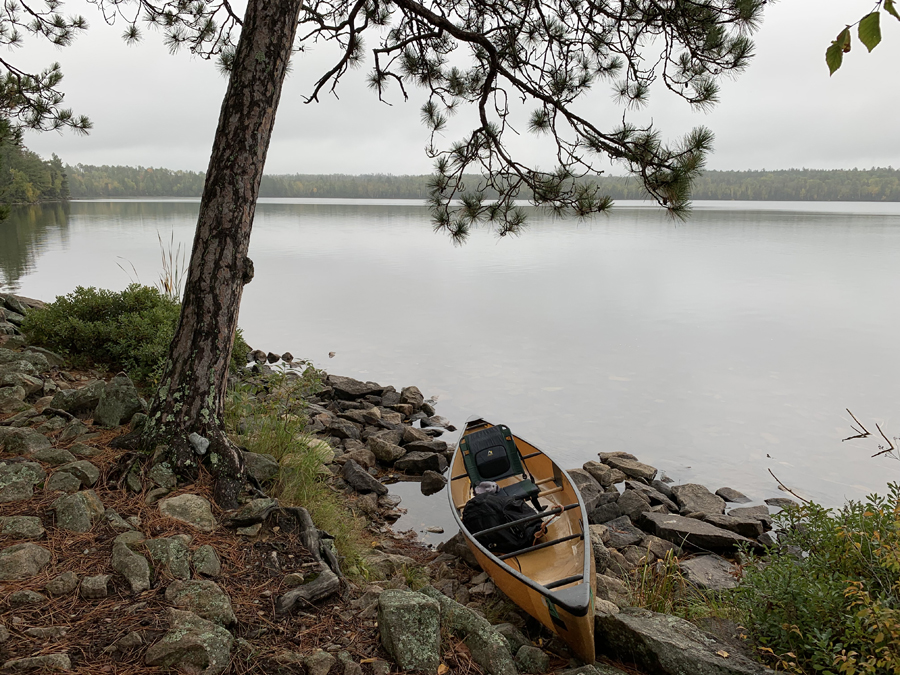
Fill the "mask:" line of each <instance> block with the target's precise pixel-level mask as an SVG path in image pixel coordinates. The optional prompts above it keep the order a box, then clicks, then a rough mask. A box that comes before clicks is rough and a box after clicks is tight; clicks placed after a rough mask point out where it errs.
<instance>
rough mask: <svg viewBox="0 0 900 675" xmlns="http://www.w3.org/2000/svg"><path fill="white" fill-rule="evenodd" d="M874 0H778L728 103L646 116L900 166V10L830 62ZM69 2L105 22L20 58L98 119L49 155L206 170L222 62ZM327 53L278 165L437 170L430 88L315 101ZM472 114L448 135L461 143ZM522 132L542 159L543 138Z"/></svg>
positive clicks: (295, 110) (304, 57) (721, 146)
mask: <svg viewBox="0 0 900 675" xmlns="http://www.w3.org/2000/svg"><path fill="white" fill-rule="evenodd" d="M872 5H873V2H872V0H780V2H777V3H775V4H773V5H771V6H770V7H769V8H768V9H767V10H766V12H767V13H766V16H765V21H764V24H763V27H762V30H761V31H760V32H759V33H758V35H757V36H756V45H757V50H756V53H757V56H756V58H755V59H754V61H753V62H752V63H751V65H750V67H749V69H748V70H747V71H746V72H745V73H743V74H742V75H740V76H739V77H738V78H737V79H736V80H734V81H725V82H724V84H723V87H722V96H721V103H720V104H719V105H718V106H717V107H716V108H715V109H714V110H713V111H712V112H711V113H706V114H704V113H696V112H692V111H691V109H690V108H689V106H688V105H687V104H686V103H684V102H683V101H681V100H680V99H677V98H675V97H673V96H671V95H666V92H658V93H657V95H656V96H655V98H651V104H650V106H649V107H648V108H647V109H646V110H645V111H642V112H641V113H640V115H639V116H637V117H635V121H647V120H650V119H652V120H653V121H654V122H655V123H656V125H657V127H658V128H659V129H660V130H661V131H662V133H663V135H664V136H665V137H667V138H675V137H678V136H680V135H682V134H684V133H685V132H687V131H689V130H690V129H691V128H692V127H694V126H697V125H701V124H702V125H705V126H707V127H709V128H711V129H712V130H713V131H714V132H715V135H716V143H715V152H714V154H713V156H712V157H711V159H710V162H709V165H708V166H709V168H712V169H763V168H765V169H786V168H793V167H809V168H824V169H831V168H852V167H859V168H869V167H872V166H888V165H892V166H894V167H895V168H896V167H900V125H897V124H896V112H897V109H898V103H900V86H897V70H896V64H897V63H898V62H900V22H898V21H896V20H893V19H890V18H888V20H886V21H883V25H882V33H883V35H884V41H883V42H882V44H881V45H879V46H878V47H877V48H876V49H875V51H874V52H872V53H871V54H868V53H866V51H865V48H864V47H863V46H862V45H861V44H860V43H859V42H858V40H856V39H855V37H854V47H853V50H852V51H851V53H850V54H848V55H846V57H845V60H844V65H843V67H842V68H841V70H839V71H838V72H837V73H836V74H835V75H834V77H831V78H829V76H828V69H827V68H826V66H825V61H824V51H825V48H826V47H827V46H828V44H829V43H830V41H831V40H832V39H833V38H834V36H835V35H836V34H837V33H838V32H839V31H840V30H841V28H843V26H844V25H845V24H846V23H850V22H854V21H856V20H857V19H859V18H860V17H861V16H863V15H864V14H865V13H867V12H868V11H871V8H872ZM66 9H67V10H68V11H70V12H72V11H80V12H82V13H83V14H84V15H85V16H86V17H87V19H88V21H89V23H90V24H91V30H89V31H88V32H87V33H85V34H83V35H81V37H79V38H78V40H77V41H76V43H75V44H74V45H73V46H71V47H68V48H65V49H57V48H53V47H51V46H48V45H45V44H42V43H41V42H39V41H35V40H31V41H29V42H27V43H26V46H25V47H24V48H23V49H19V50H16V52H15V53H14V54H12V55H10V57H11V58H13V59H14V60H15V62H16V63H17V64H21V65H22V66H27V67H30V68H38V67H41V66H46V65H48V64H49V63H50V62H52V61H59V62H60V63H61V64H62V67H63V72H64V73H65V79H64V80H63V83H62V87H63V89H64V91H65V92H66V105H68V106H70V107H72V108H73V109H74V111H75V112H76V113H79V114H87V115H88V116H89V117H91V119H92V121H93V122H94V129H93V131H92V132H91V134H90V135H89V136H86V137H83V136H76V135H74V134H72V133H70V132H65V133H62V134H58V133H45V134H33V133H29V134H27V135H26V141H25V142H26V145H28V147H29V148H31V149H32V150H34V151H36V152H38V153H39V154H41V155H44V156H47V157H49V155H50V153H52V152H56V153H57V154H58V155H60V156H61V157H62V159H63V161H64V162H66V163H69V164H77V163H82V164H129V165H143V166H156V167H167V168H172V169H191V170H205V169H206V165H207V162H208V159H209V152H210V147H211V143H212V138H213V133H214V131H215V126H216V121H217V118H218V111H219V105H220V102H221V97H222V94H223V92H224V89H225V79H224V78H223V77H222V76H221V75H219V73H218V72H217V71H216V69H215V67H214V65H213V64H212V63H210V62H207V61H203V60H200V59H194V58H192V57H191V56H190V55H189V54H186V53H185V54H178V55H175V56H170V55H169V54H168V52H167V51H166V49H165V48H164V47H163V46H162V45H161V43H160V41H159V39H158V36H156V35H154V34H150V35H148V36H147V38H146V39H145V41H144V42H143V43H142V44H140V45H139V46H137V47H128V46H126V45H125V44H124V43H122V41H121V39H120V37H119V36H120V34H121V32H122V28H121V26H117V27H109V26H106V25H105V24H104V23H103V21H102V20H101V18H100V17H99V15H97V13H96V10H95V8H94V7H93V6H90V5H86V4H84V5H82V4H81V3H80V2H69V3H66ZM325 56H326V55H325V54H321V53H320V54H316V53H311V54H301V55H299V56H298V57H296V58H295V61H294V64H293V72H292V74H291V75H290V77H289V79H288V81H287V82H286V84H285V88H284V92H283V94H282V102H281V106H280V109H279V111H278V121H277V124H276V127H275V134H274V137H273V140H272V145H271V148H270V151H269V159H268V164H267V167H266V172H267V173H394V174H401V173H427V172H429V171H430V168H431V163H430V161H429V160H428V159H427V157H426V156H425V154H424V152H423V148H424V146H425V144H426V142H427V138H428V137H427V134H426V130H425V128H424V127H423V126H422V125H421V123H420V122H419V106H420V105H421V101H422V99H421V97H418V98H416V97H413V99H411V101H410V102H409V103H405V104H404V103H403V102H402V100H400V99H399V97H398V98H397V99H395V100H394V101H393V102H394V103H395V105H394V106H392V107H390V106H386V105H384V104H382V103H379V102H378V101H377V100H376V97H375V96H374V94H373V93H372V92H371V91H370V90H369V89H368V88H366V87H365V85H364V83H363V75H364V72H365V71H364V70H363V71H358V72H355V73H351V77H348V78H347V79H346V81H345V83H344V84H343V85H342V86H341V88H340V90H339V94H340V96H341V99H340V100H335V99H334V98H329V97H324V99H323V102H322V103H319V104H312V105H304V104H303V101H302V99H303V94H304V93H305V92H306V91H308V90H309V83H310V82H311V81H312V80H313V79H314V78H315V76H316V75H318V74H319V73H321V72H322V69H323V67H325V64H327V63H328V61H327V59H326V58H325ZM589 105H590V107H591V111H592V112H594V111H595V110H596V113H595V114H596V118H597V119H598V120H599V121H600V122H601V124H604V125H605V126H607V127H612V126H614V125H615V123H616V121H617V120H618V118H619V116H620V112H619V110H618V108H617V107H616V105H615V103H614V102H613V101H612V100H611V98H610V95H609V92H608V90H606V89H603V88H599V89H598V91H597V93H596V94H593V95H592V97H591V99H590V101H589ZM462 121H464V120H462ZM462 121H460V122H458V123H457V126H456V127H451V130H450V132H448V133H447V134H446V135H445V140H446V142H447V143H449V142H451V141H453V140H454V139H455V138H456V136H455V135H454V134H453V133H452V132H453V129H454V128H462V127H461V126H460V125H461V124H462ZM520 145H521V147H520V150H521V151H522V152H523V153H525V155H526V156H528V157H532V158H534V159H536V160H537V161H540V157H541V155H540V151H539V149H538V148H537V146H535V145H534V144H533V143H532V142H531V141H530V140H528V141H523V142H522V143H521V144H520ZM544 168H548V167H547V165H546V164H545V166H544ZM613 172H614V173H616V170H615V169H614V170H613Z"/></svg>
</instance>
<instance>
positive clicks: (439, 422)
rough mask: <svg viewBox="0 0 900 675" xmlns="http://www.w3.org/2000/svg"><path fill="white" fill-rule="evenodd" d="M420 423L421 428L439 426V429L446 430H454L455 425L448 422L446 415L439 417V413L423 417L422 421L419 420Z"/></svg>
mask: <svg viewBox="0 0 900 675" xmlns="http://www.w3.org/2000/svg"><path fill="white" fill-rule="evenodd" d="M419 424H421V425H422V428H423V429H424V428H425V427H440V428H441V429H446V430H447V431H456V427H455V426H453V425H452V424H451V423H450V420H448V419H447V418H446V417H441V416H440V415H432V416H431V417H423V418H422V421H421V422H419Z"/></svg>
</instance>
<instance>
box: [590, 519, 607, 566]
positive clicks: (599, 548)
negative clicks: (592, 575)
mask: <svg viewBox="0 0 900 675" xmlns="http://www.w3.org/2000/svg"><path fill="white" fill-rule="evenodd" d="M598 527H602V528H603V530H604V531H603V532H600V531H599V530H596V531H595V530H594V528H598ZM590 532H591V547H592V548H593V549H594V571H595V572H597V573H598V574H603V573H604V572H605V571H606V569H607V568H608V567H609V563H610V553H609V549H608V548H606V544H605V543H604V542H603V537H604V536H606V537H607V538H609V533H608V531H607V528H606V527H605V526H604V525H591V526H590Z"/></svg>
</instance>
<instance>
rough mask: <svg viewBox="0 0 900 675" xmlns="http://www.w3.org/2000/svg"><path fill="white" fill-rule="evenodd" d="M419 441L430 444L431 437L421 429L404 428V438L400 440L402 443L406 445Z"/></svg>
mask: <svg viewBox="0 0 900 675" xmlns="http://www.w3.org/2000/svg"><path fill="white" fill-rule="evenodd" d="M417 441H421V442H422V443H428V442H429V441H431V436H429V435H428V434H426V433H425V432H424V431H422V430H421V429H416V427H407V426H404V427H403V436H402V437H401V439H400V443H401V444H403V445H406V444H407V443H415V442H417Z"/></svg>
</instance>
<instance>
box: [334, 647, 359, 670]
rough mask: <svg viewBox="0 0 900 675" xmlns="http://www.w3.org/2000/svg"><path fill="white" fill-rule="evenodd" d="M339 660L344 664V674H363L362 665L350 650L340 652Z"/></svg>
mask: <svg viewBox="0 0 900 675" xmlns="http://www.w3.org/2000/svg"><path fill="white" fill-rule="evenodd" d="M338 661H339V662H340V664H341V666H343V675H363V671H362V666H361V665H359V664H358V663H357V662H356V661H354V660H353V657H352V656H350V652H347V651H343V650H342V651H340V652H338Z"/></svg>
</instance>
